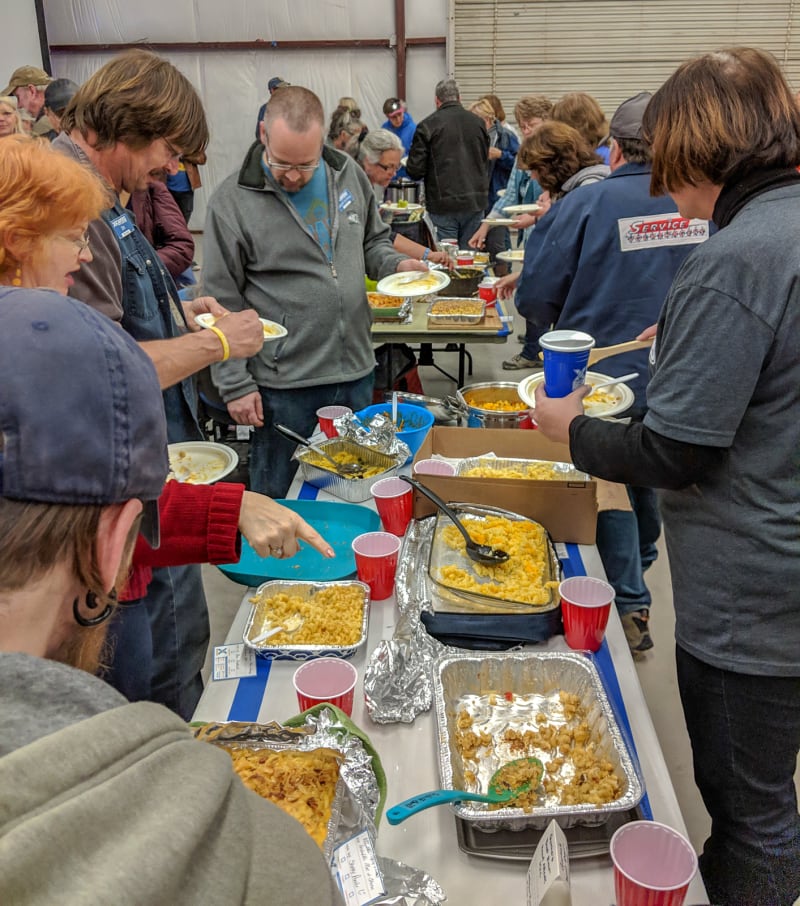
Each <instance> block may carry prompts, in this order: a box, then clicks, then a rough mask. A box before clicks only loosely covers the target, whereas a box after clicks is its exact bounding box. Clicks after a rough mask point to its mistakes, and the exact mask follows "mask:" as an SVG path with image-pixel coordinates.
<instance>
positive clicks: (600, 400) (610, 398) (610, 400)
mask: <svg viewBox="0 0 800 906" xmlns="http://www.w3.org/2000/svg"><path fill="white" fill-rule="evenodd" d="M617 399H618V397H617V396H616V395H615V394H614V393H611V392H609V391H608V390H592V392H591V393H590V394H589V395H588V396H585V397H584V398H583V405H584V408H586V407H588V406H613V405H614V403H616V402H617Z"/></svg>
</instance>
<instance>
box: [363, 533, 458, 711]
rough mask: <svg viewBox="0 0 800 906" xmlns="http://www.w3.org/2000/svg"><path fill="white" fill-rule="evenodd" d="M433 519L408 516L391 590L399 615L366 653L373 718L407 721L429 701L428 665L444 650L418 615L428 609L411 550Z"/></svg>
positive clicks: (430, 673)
mask: <svg viewBox="0 0 800 906" xmlns="http://www.w3.org/2000/svg"><path fill="white" fill-rule="evenodd" d="M434 522H435V520H434V519H423V520H415V521H412V522H411V524H410V525H409V527H408V531H407V532H406V536H405V538H404V539H403V547H402V549H401V552H400V557H399V559H398V567H397V577H396V581H395V589H396V594H397V606H398V608H399V610H400V614H401V616H400V619H399V620H398V621H397V625H396V626H395V631H394V636H393V637H392V638H391V639H390V640H385V641H382V642H380V643H379V644H378V646H377V647H376V648H375V650H374V651H373V652H372V654H371V655H370V659H369V662H368V664H367V667H366V670H365V673H364V698H365V701H366V705H367V710H368V711H369V716H370V717H371V718H372V720H374V721H375V723H379V724H390V723H397V722H402V723H411V722H412V721H413V720H414V718H415V717H416V716H417V715H418V714H421V713H422V712H423V711H427V710H429V709H430V707H431V703H432V701H433V664H434V661H436V659H437V658H438V657H439V656H440V655H442V654H445V653H446V652H447V651H448V650H450V651H452V650H453V649H447V648H446V647H445V646H444V645H442V644H441V642H437V641H436V639H434V638H433V637H432V636H430V635H428V633H427V632H426V631H425V627H424V626H423V625H422V623H421V622H420V619H419V615H420V613H421V611H422V610H429V609H430V601H428V600H427V599H426V596H425V594H424V589H425V586H424V583H420V581H419V576H418V572H419V571H418V570H415V569H414V564H415V563H416V560H417V557H416V551H417V550H418V548H419V546H420V544H421V543H424V542H425V541H427V540H429V539H430V536H431V535H432V533H433V529H434Z"/></svg>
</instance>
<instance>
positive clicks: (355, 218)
mask: <svg viewBox="0 0 800 906" xmlns="http://www.w3.org/2000/svg"><path fill="white" fill-rule="evenodd" d="M347 222H348V223H361V221H360V220H359V218H358V214H357V213H356V212H355V211H351V212H350V213H349V214H348V215H347Z"/></svg>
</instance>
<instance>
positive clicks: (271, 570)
mask: <svg viewBox="0 0 800 906" xmlns="http://www.w3.org/2000/svg"><path fill="white" fill-rule="evenodd" d="M275 502H276V503H280V504H283V506H285V507H287V508H288V509H290V510H294V511H295V513H297V514H298V515H300V516H302V517H303V519H305V521H306V522H308V523H309V524H310V525H312V526H313V527H314V528H315V529H316V530H317V531H318V532H319V533H320V535H322V537H323V538H325V540H326V541H328V542H329V543H330V545H331V547H332V548H333V550H334V552H335V554H336V556H335V557H334V558H333V559H332V560H327V559H326V558H325V557H323V556H322V554H320V553H318V552H317V551H316V550H314V548H313V547H311V545H309V544H306V543H305V542H304V541H301V542H300V544H301V549H300V551H299V553H297V554H295V555H294V557H289V558H288V559H286V560H276V559H275V558H274V557H259V556H258V554H257V553H256V552H255V551H254V550H253V548H252V547H250V545H249V544H248V542H247V540H246V539H244V538H243V539H242V556H241V557H240V559H239V562H238V563H227V564H225V565H223V566H220V567H219V569H220V570H221V571H222V572H223V573H224V574H225V575H226V576H227V577H228V578H229V579H233V581H234V582H239V583H240V584H242V585H261V583H262V582H266V581H267V580H268V579H289V580H291V579H298V580H302V581H306V582H330V581H334V580H336V579H344V578H345V577H347V576H352V575H353V574H354V573H355V571H356V561H355V557H354V556H353V550H352V548H351V547H350V544H351V543H352V541H353V539H354V538H355V537H356V536H357V535H361V534H363V533H364V532H376V531H379V530H380V517H379V516H378V514H377V513H376V512H375V511H374V510H371V509H370V508H369V507H365V506H359V505H358V504H355V503H337V502H336V501H333V500H276V501H275Z"/></svg>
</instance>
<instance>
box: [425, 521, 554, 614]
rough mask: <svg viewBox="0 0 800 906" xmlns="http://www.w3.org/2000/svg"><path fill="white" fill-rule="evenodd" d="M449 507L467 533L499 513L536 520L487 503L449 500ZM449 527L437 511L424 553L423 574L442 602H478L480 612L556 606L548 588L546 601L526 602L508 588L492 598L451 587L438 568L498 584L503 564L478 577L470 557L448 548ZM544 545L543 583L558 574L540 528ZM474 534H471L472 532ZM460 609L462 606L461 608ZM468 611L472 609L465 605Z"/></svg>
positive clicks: (534, 610)
mask: <svg viewBox="0 0 800 906" xmlns="http://www.w3.org/2000/svg"><path fill="white" fill-rule="evenodd" d="M450 508H451V509H452V510H454V511H455V512H456V514H458V515H460V517H461V523H462V525H463V526H464V527H465V528H466V529H467V531H468V532H470V534H472V532H471V529H470V527H471V526H474V527H477V526H479V525H480V524H481V523H482V522H484V521H485V520H486V518H487V517H491V516H502V517H504V518H505V519H508V520H510V521H512V522H521V523H522V522H524V523H529V524H533V525H539V523H537V522H533V520H532V519H527V518H526V517H525V516H520V515H519V514H517V513H511V512H508V511H507V510H501V509H497V508H496V507H489V506H478V505H476V504H471V503H451V504H450ZM448 526H451V527H452V522H451V521H450V519H449V518H448V517H447V516H446V515H445V514H444V513H442V512H441V511H440V512H438V513H437V516H436V525H435V528H434V533H433V539H432V541H431V544H430V553H429V556H428V566H427V573H428V576H429V578H430V579H431V581H432V582H433V583H434V584H435V585H436V586H438V589H439V592H440V595H441V597H442V598H443V599H444V600H445V601H449V602H451V603H460V604H463V603H464V602H472V603H474V604H477V605H480V609H481V610H483V611H487V610H488V611H494V612H498V611H501V612H504V613H543V612H545V611H547V610H553V609H555V608H556V607H558V606H559V600H558V595H557V593H556V590H555V589H554V588H551V589H550V590H549V596H548V601H547V603H546V604H530V603H527V602H524V601H518V600H516V599H515V598H514V596H513V593H512V592H511V591H509V593H508V594H507V595H504V596H502V597H496V596H494V595H489V594H481V593H480V592H477V591H465V590H462V589H456V588H453V587H452V586H450V585H448V584H446V583H445V582H443V581H442V580H441V576H440V573H441V570H442V568H443V567H447V566H458V567H461V568H462V569H465V570H466V571H467V572H468V573H469V575H470V576H471V577H472V578H473V579H474V580H475V581H476V582H477V583H479V584H485V585H488V584H494V583H498V584H501V583H502V573H503V569H504V566H503V565H501V566H497V567H491V568H490V569H491V570H492V571H493V572H494V573H496V575H495V576H492V577H483V576H480V575H479V574H478V573H477V572H476V571H475V566H476V564H475V562H474V561H473V560H470V558H469V557H467V555H466V553H464V552H463V551H459V550H455V549H453V548H451V547H450V546H449V545H448V544H447V543H446V542H445V541H444V538H443V532H444V530H445V529H446V528H447V527H448ZM542 531H543V532H544V537H545V539H546V540H545V544H546V547H547V551H546V555H545V556H546V562H545V567H544V576H543V582H553V583H555V582H558V579H559V575H560V566H559V562H558V557H557V555H556V552H555V548H554V547H553V543H552V541H551V540H550V536H549V535H548V534H547V532H546V531H544V529H542ZM473 537H474V535H473ZM439 609H449V610H453V609H455V608H453V607H450V608H439ZM462 609H463V608H462ZM467 609H468V610H472V609H474V608H467Z"/></svg>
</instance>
